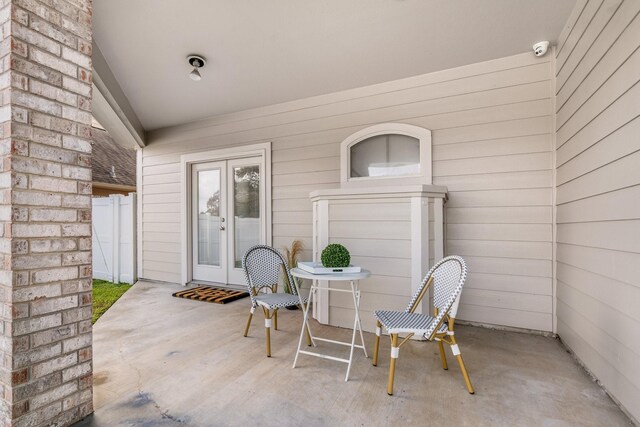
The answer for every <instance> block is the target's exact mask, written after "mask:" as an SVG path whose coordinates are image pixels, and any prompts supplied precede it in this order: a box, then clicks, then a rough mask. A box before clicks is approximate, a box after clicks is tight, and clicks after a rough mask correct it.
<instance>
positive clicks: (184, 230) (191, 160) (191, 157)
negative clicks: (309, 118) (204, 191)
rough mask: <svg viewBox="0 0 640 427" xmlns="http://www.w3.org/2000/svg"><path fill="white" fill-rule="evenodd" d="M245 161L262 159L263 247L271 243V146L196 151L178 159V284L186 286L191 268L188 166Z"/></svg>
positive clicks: (189, 175) (265, 143)
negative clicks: (264, 228) (179, 253)
mask: <svg viewBox="0 0 640 427" xmlns="http://www.w3.org/2000/svg"><path fill="white" fill-rule="evenodd" d="M245 157H262V160H263V162H264V169H265V170H264V176H265V183H264V189H265V199H266V200H265V225H266V230H265V231H266V239H267V241H266V244H267V245H271V244H272V243H271V242H272V230H271V228H272V227H271V142H262V143H259V144H251V145H241V146H237V147H228V148H220V149H216V150H209V151H200V152H197V153H190V154H183V155H181V156H180V199H181V202H180V240H181V242H180V247H181V266H180V271H181V274H180V277H181V284H182V285H186V284H187V283H189V282H190V281H191V279H192V274H193V271H192V269H191V268H189V266H190V265H191V261H192V257H191V250H190V249H189V248H190V246H189V245H190V244H191V233H190V230H191V215H190V214H191V191H190V190H191V165H193V164H196V163H206V162H215V161H221V160H233V159H241V158H245Z"/></svg>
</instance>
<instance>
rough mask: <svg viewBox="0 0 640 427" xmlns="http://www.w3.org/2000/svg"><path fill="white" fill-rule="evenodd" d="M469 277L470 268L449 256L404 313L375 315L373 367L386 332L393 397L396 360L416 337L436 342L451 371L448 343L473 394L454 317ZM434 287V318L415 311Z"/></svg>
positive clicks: (432, 271)
mask: <svg viewBox="0 0 640 427" xmlns="http://www.w3.org/2000/svg"><path fill="white" fill-rule="evenodd" d="M466 278H467V266H466V264H465V262H464V260H463V259H462V258H460V257H458V256H449V257H446V258H444V259H442V260H440V261H439V262H437V263H436V264H435V265H434V266H433V267H432V268H431V269H430V270H429V272H428V273H427V275H426V276H425V278H424V279H423V281H422V283H421V284H420V286H419V287H418V289H417V291H416V292H415V294H414V295H413V297H412V298H411V301H410V302H409V305H408V306H407V308H406V309H405V310H404V311H388V310H379V311H376V312H375V313H374V315H375V317H376V319H377V327H376V341H375V346H374V353H373V365H374V366H376V365H377V364H378V348H379V346H380V335H381V332H382V329H383V328H384V329H386V330H387V332H388V333H389V336H390V338H391V363H390V365H389V382H388V385H387V393H388V394H390V395H391V394H393V380H394V374H395V365H396V360H397V359H398V356H399V353H400V347H401V346H402V345H403V344H405V343H406V342H407V341H408V339H409V338H411V337H412V336H413V335H422V336H423V337H424V338H426V339H427V340H429V341H437V342H438V345H439V347H440V357H441V359H442V367H443V368H444V369H448V365H447V358H446V355H445V353H444V346H443V343H447V344H449V346H450V347H451V351H452V352H453V355H454V356H456V358H457V360H458V363H459V365H460V369H461V371H462V375H463V377H464V379H465V383H466V385H467V390H468V391H469V393H471V394H473V393H474V391H473V386H472V385H471V380H470V379H469V375H468V373H467V369H466V367H465V365H464V361H463V360H462V355H461V354H460V348H459V346H458V344H457V343H456V339H455V333H454V330H453V326H454V321H455V316H456V313H457V311H458V304H459V302H460V294H461V292H462V287H463V286H464V282H465V280H466ZM431 285H433V304H434V312H433V315H432V314H429V313H426V314H422V313H415V310H416V309H417V307H418V306H419V304H420V303H421V301H422V299H423V298H424V296H425V295H427V292H428V289H429V287H430V286H431ZM399 334H408V335H407V336H406V337H405V338H404V339H403V340H402V342H400V343H399V342H398V339H399Z"/></svg>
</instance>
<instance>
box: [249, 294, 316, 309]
mask: <svg viewBox="0 0 640 427" xmlns="http://www.w3.org/2000/svg"><path fill="white" fill-rule="evenodd" d="M254 298H255V300H256V304H258V305H259V306H262V307H265V308H267V309H269V310H273V309H276V308H283V307H292V306H294V305H299V304H300V298H298V295H295V294H294V295H292V294H278V293H276V294H273V293H258V294H256V295H255V297H254ZM302 300H303V301H304V302H305V303H306V302H307V298H302Z"/></svg>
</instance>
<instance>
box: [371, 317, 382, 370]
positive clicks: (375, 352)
mask: <svg viewBox="0 0 640 427" xmlns="http://www.w3.org/2000/svg"><path fill="white" fill-rule="evenodd" d="M381 328H382V323H380V321H379V320H378V321H377V322H376V341H375V343H374V344H373V362H372V363H373V366H378V350H379V349H380V334H381Z"/></svg>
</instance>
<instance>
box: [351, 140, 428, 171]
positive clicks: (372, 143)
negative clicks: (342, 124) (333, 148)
mask: <svg viewBox="0 0 640 427" xmlns="http://www.w3.org/2000/svg"><path fill="white" fill-rule="evenodd" d="M350 157H351V170H350V177H351V178H360V177H365V176H397V175H412V174H418V173H420V141H419V140H418V139H416V138H413V137H410V136H406V135H398V134H387V135H377V136H372V137H371V138H367V139H365V140H362V141H360V142H358V143H357V144H355V145H353V146H352V147H351V156H350Z"/></svg>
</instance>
